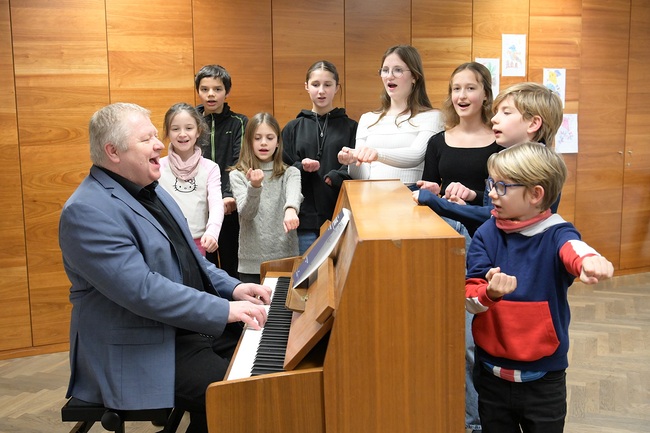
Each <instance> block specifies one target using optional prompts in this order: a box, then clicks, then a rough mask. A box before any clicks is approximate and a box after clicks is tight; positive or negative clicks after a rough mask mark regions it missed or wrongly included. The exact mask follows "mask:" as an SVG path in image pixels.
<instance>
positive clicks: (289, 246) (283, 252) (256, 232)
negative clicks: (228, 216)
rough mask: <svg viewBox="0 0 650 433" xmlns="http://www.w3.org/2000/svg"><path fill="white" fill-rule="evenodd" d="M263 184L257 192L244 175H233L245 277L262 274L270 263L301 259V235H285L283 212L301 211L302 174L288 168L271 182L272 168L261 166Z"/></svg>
mask: <svg viewBox="0 0 650 433" xmlns="http://www.w3.org/2000/svg"><path fill="white" fill-rule="evenodd" d="M262 170H263V171H264V181H263V182H262V186H261V187H259V188H254V187H252V186H251V185H250V182H249V181H248V180H247V179H246V175H245V174H244V173H242V172H241V171H237V170H234V171H231V172H230V186H231V188H232V193H233V197H234V198H235V200H236V202H237V212H238V213H239V226H240V229H239V268H238V271H239V272H241V273H245V274H259V273H260V265H261V264H262V262H264V261H267V260H275V259H282V258H286V257H293V256H297V255H298V233H297V232H296V230H292V231H290V232H289V233H285V232H284V223H283V222H284V211H285V210H286V209H287V208H289V207H292V208H294V209H295V210H296V213H298V212H299V211H300V203H301V202H302V198H303V197H302V193H301V187H300V171H299V170H298V169H297V168H295V167H288V168H287V170H286V171H285V172H284V175H283V176H282V177H281V178H277V177H276V178H271V174H272V173H273V164H272V163H266V164H263V165H262Z"/></svg>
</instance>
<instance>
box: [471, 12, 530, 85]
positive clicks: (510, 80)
mask: <svg viewBox="0 0 650 433" xmlns="http://www.w3.org/2000/svg"><path fill="white" fill-rule="evenodd" d="M473 18H474V20H473V28H474V30H473V34H472V43H473V46H472V52H473V55H474V58H476V57H485V58H491V59H492V58H499V59H500V58H501V54H502V53H501V39H502V38H501V35H503V34H516V35H519V34H526V35H527V34H528V18H529V3H528V2H527V1H526V2H523V1H519V0H505V1H499V2H495V1H492V0H474V2H473ZM526 41H527V42H528V41H529V38H528V37H527V38H526ZM526 54H528V52H527V53H526ZM526 57H528V55H527V56H526ZM526 60H528V59H526ZM526 67H527V68H528V67H529V62H528V61H526ZM499 68H500V69H501V71H502V70H503V62H499ZM501 71H499V74H501ZM527 80H528V78H527V77H501V80H500V89H501V90H503V89H505V88H506V87H508V86H510V85H512V84H514V83H519V82H521V81H527Z"/></svg>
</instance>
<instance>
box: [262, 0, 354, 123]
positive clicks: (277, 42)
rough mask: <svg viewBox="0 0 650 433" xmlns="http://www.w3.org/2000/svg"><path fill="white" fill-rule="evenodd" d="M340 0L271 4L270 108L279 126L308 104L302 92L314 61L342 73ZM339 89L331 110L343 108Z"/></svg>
mask: <svg viewBox="0 0 650 433" xmlns="http://www.w3.org/2000/svg"><path fill="white" fill-rule="evenodd" d="M343 4H344V2H343V0H333V1H327V2H313V1H310V0H280V1H278V0H276V1H274V2H273V91H274V94H273V97H274V104H273V108H274V111H275V116H276V118H277V119H278V121H279V122H280V125H284V124H286V123H287V122H288V121H289V120H291V119H294V118H295V117H296V115H297V114H298V112H300V110H301V109H303V108H306V109H310V108H311V106H312V102H311V100H310V99H309V95H307V91H306V90H305V84H304V83H305V75H306V72H307V68H309V66H310V65H312V64H313V63H314V62H316V61H318V60H329V61H330V62H332V63H334V65H335V66H336V69H337V70H338V71H339V75H340V76H341V77H342V76H343V73H344V71H345V52H344V51H345V49H344V40H343V36H344V32H343V30H344V28H343V23H344V19H343V17H344V16H343V13H344V9H343ZM342 84H343V86H342V89H341V91H339V94H338V95H337V96H336V97H335V99H334V106H340V107H345V98H344V96H343V91H344V89H345V83H342Z"/></svg>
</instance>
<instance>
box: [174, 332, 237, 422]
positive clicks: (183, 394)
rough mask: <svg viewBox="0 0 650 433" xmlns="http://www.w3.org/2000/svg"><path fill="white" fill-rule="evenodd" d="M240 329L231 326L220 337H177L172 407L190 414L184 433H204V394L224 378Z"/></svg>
mask: <svg viewBox="0 0 650 433" xmlns="http://www.w3.org/2000/svg"><path fill="white" fill-rule="evenodd" d="M241 330H242V327H241V324H239V323H231V324H229V325H227V326H226V329H225V330H224V332H223V334H222V335H221V336H220V337H219V338H212V337H208V336H203V335H199V334H193V333H192V334H187V335H181V336H178V337H176V381H175V382H176V390H175V406H176V407H178V408H180V409H183V410H185V411H187V412H189V413H190V425H189V427H188V428H187V433H207V431H208V425H207V418H206V413H205V411H206V410H205V391H206V389H207V388H208V385H210V384H211V383H212V382H218V381H220V380H223V378H224V376H225V375H226V370H228V365H229V364H230V359H231V358H232V355H233V352H234V351H235V347H236V346H237V342H238V341H239V336H240V335H241Z"/></svg>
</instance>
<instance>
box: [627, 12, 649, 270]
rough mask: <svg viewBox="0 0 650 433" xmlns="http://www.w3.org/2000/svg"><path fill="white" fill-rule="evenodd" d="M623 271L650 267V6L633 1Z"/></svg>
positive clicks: (628, 85)
mask: <svg viewBox="0 0 650 433" xmlns="http://www.w3.org/2000/svg"><path fill="white" fill-rule="evenodd" d="M630 16H631V23H630V24H631V26H630V67H629V72H628V84H627V88H628V93H627V95H628V98H627V117H626V119H627V123H626V134H625V159H624V161H625V166H624V182H625V183H624V188H623V217H622V221H623V224H622V232H621V263H620V265H621V268H623V269H630V268H638V267H642V266H647V265H648V257H650V187H648V185H650V135H648V121H649V120H650V106H649V105H648V101H649V100H650V81H649V80H648V74H649V73H650V58H649V57H648V47H650V4H649V3H648V2H647V1H643V0H633V1H632V12H631V14H630Z"/></svg>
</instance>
